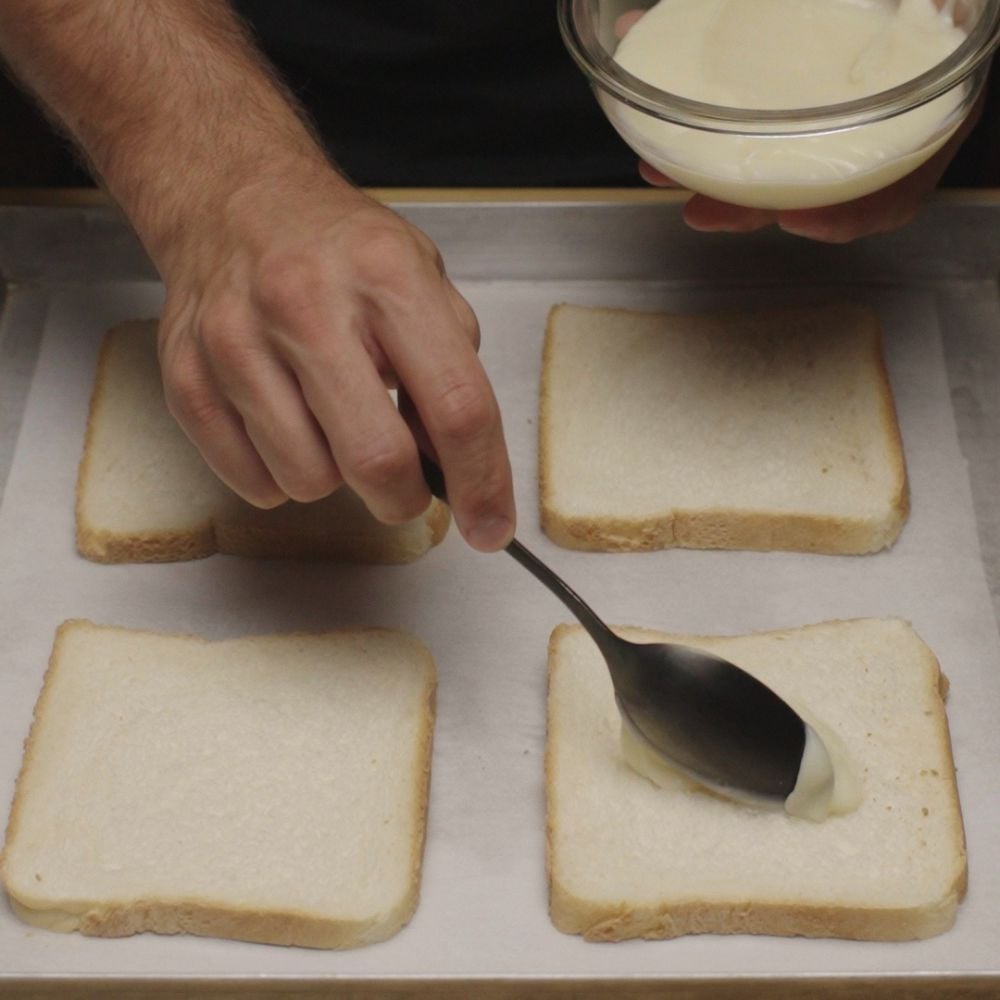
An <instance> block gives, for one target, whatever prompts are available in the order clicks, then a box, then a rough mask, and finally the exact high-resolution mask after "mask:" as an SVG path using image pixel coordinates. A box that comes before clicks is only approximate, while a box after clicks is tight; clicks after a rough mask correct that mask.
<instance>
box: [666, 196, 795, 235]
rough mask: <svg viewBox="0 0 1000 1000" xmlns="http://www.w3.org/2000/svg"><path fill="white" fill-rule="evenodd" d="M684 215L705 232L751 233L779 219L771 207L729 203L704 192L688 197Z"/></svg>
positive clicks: (694, 227)
mask: <svg viewBox="0 0 1000 1000" xmlns="http://www.w3.org/2000/svg"><path fill="white" fill-rule="evenodd" d="M683 215H684V221H685V222H686V223H687V224H688V225H689V226H690V227H691V228H692V229H697V230H698V231H699V232H703V233H713V232H727V233H749V232H752V231H753V230H755V229H762V228H763V227H764V226H770V225H773V223H774V222H775V221H776V219H777V214H776V213H775V212H772V211H770V210H769V209H763V208H745V207H743V206H741V205H729V204H727V203H726V202H722V201H716V200H715V199H714V198H709V197H707V196H706V195H703V194H696V195H693V196H692V197H691V198H690V199H688V201H687V203H686V204H685V205H684V211H683Z"/></svg>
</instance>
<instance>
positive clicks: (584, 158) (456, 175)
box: [235, 0, 639, 186]
mask: <svg viewBox="0 0 1000 1000" xmlns="http://www.w3.org/2000/svg"><path fill="white" fill-rule="evenodd" d="M235 5H236V7H237V9H238V10H239V11H240V13H241V14H242V15H243V16H244V17H245V18H246V20H247V21H248V22H249V24H250V25H251V27H252V28H253V29H254V31H255V33H256V35H257V40H258V42H259V44H260V46H261V48H262V49H263V50H264V51H265V52H266V53H267V55H268V56H269V57H270V59H271V60H272V61H273V62H274V64H275V65H276V66H277V67H278V69H279V71H280V72H281V74H282V75H283V76H284V78H285V80H286V81H287V83H288V84H289V85H290V87H291V89H292V91H293V92H294V93H295V94H296V96H297V97H298V98H299V100H300V101H301V103H302V104H303V105H304V106H305V108H306V109H307V110H308V111H309V113H310V115H311V116H312V118H313V120H314V121H315V123H316V125H317V127H318V129H319V131H320V133H321V135H322V136H323V139H324V141H325V142H326V144H327V146H328V147H329V148H330V150H331V152H332V153H333V155H334V158H335V159H336V160H337V162H338V163H339V165H340V166H341V168H342V169H343V170H344V171H345V172H346V173H347V175H348V176H349V177H350V178H351V179H352V180H354V181H355V182H357V183H359V184H364V185H384V186H408V185H409V186H412V185H417V186H419V185H438V186H440V185H444V186H463V185H467V186H484V185H485V186H491V185H496V186H504V185H512V186H525V185H529V186H530V185H539V186H544V185H569V186H573V185H587V184H595V185H609V184H638V183H639V178H638V175H637V173H636V163H637V159H636V156H635V154H634V153H632V152H631V151H630V150H629V149H628V148H627V147H626V146H625V145H624V143H623V142H622V141H621V140H620V139H619V138H618V136H617V135H616V134H615V133H614V130H613V129H612V128H611V126H610V125H609V124H608V122H607V120H606V119H605V117H604V115H603V114H602V113H601V111H600V109H599V107H598V106H597V102H596V100H595V99H594V96H593V94H592V93H591V90H590V87H589V85H588V83H587V81H586V79H585V78H584V76H583V74H582V73H581V72H580V70H579V69H578V68H577V67H576V65H575V64H574V63H573V62H572V60H571V59H570V57H569V55H568V54H567V52H566V50H565V47H564V46H563V44H562V40H561V39H560V36H559V30H558V25H557V23H556V5H555V2H554V0H499V2H490V0H397V2H395V3H388V2H384V0H383V2H378V0H282V2H280V3H279V2H275V0H236V4H235Z"/></svg>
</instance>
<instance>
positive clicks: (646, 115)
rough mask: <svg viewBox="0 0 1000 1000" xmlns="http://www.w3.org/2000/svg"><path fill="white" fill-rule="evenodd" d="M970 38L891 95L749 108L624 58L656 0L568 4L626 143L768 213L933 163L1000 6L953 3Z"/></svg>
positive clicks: (878, 184)
mask: <svg viewBox="0 0 1000 1000" xmlns="http://www.w3.org/2000/svg"><path fill="white" fill-rule="evenodd" d="M948 2H949V3H952V4H953V7H952V10H953V14H954V19H955V23H956V25H957V26H958V27H960V28H961V29H962V30H963V31H964V32H965V35H966V37H965V40H964V41H963V42H961V43H960V44H959V46H958V48H957V49H955V50H954V51H953V52H952V53H951V54H950V55H949V56H948V57H947V58H945V59H944V60H943V61H942V62H940V63H939V64H938V65H936V66H934V67H932V68H931V69H929V70H927V71H926V72H924V73H922V74H920V75H919V76H917V77H915V78H914V79H912V80H909V81H907V82H906V83H903V84H901V85H899V86H895V87H893V88H891V89H889V90H885V91H883V92H881V93H877V94H873V95H871V96H869V97H864V98H861V99H857V100H851V101H847V102H844V103H841V104H831V105H827V106H824V107H804V108H794V107H793V108H787V109H777V110H751V109H746V108H738V107H723V106H719V105H713V104H706V103H703V102H701V101H697V100H692V99H690V98H687V97H682V96H680V95H678V94H672V93H668V92H667V91H664V90H659V89H657V88H656V87H654V86H651V85H650V84H649V83H646V82H645V81H643V80H640V79H639V78H638V77H636V76H633V75H632V74H631V73H629V72H628V71H626V70H625V69H623V68H622V67H621V66H620V65H619V64H618V63H616V62H615V59H614V54H615V50H616V48H617V46H618V43H619V38H618V36H617V34H616V23H617V22H618V19H619V18H620V17H622V15H624V14H627V13H629V12H631V11H637V10H648V9H649V8H651V7H653V6H654V5H655V0H558V3H559V6H558V13H559V24H560V29H561V31H562V35H563V40H564V41H565V43H566V47H567V48H568V50H569V52H570V54H571V55H572V57H573V58H574V59H575V60H576V62H577V64H578V65H579V66H580V68H581V69H582V70H583V72H584V73H585V74H586V76H587V77H588V79H589V80H590V82H591V85H592V86H593V88H594V92H595V94H596V96H597V100H598V101H599V103H600V105H601V107H602V108H603V110H604V113H605V114H606V115H607V117H608V119H609V121H610V122H611V124H612V125H613V126H614V127H615V129H616V130H617V131H618V133H619V134H620V135H621V136H622V138H623V139H624V140H625V142H627V143H628V144H629V146H631V147H632V149H634V150H635V151H636V153H638V154H639V156H640V157H641V158H642V159H644V160H645V161H646V162H647V163H649V164H651V165H652V166H654V167H656V169H657V170H659V171H661V172H662V173H664V174H666V175H667V176H669V177H671V178H672V179H673V180H675V181H676V182H677V183H679V184H682V185H683V186H685V187H687V188H689V189H691V190H692V191H700V192H702V193H704V194H707V195H711V196H712V197H714V198H718V199H719V200H721V201H726V202H730V203H733V204H738V205H747V206H752V207H758V208H770V209H782V208H814V207H818V206H822V205H831V204H836V203H838V202H843V201H848V200H851V199H853V198H858V197H861V196H862V195H865V194H868V193H870V192H872V191H875V190H878V189H880V188H883V187H885V186H886V185H888V184H890V183H892V182H893V181H895V180H898V179H899V178H900V177H903V176H904V175H905V174H908V173H910V172H911V171H912V170H913V169H914V168H916V167H917V166H919V165H920V164H921V163H923V162H924V161H925V160H926V159H928V158H929V157H930V156H932V155H933V154H934V153H935V152H936V151H937V150H938V149H940V148H941V146H942V145H944V143H945V142H947V140H948V138H949V137H950V136H951V135H952V134H953V133H954V132H955V130H956V129H957V128H958V126H959V125H960V124H961V122H962V121H963V120H964V119H965V118H966V116H967V115H968V114H969V112H970V111H971V109H972V107H973V105H974V104H975V101H976V98H977V97H978V95H979V92H980V90H981V88H982V85H983V82H984V80H985V79H986V75H987V73H988V70H989V64H990V57H991V56H992V54H993V51H994V49H995V48H996V46H997V43H998V41H1000V0H957V2H956V0H948Z"/></svg>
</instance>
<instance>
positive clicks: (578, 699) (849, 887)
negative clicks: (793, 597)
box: [546, 619, 966, 941]
mask: <svg viewBox="0 0 1000 1000" xmlns="http://www.w3.org/2000/svg"><path fill="white" fill-rule="evenodd" d="M620 634H622V635H623V636H624V637H625V638H629V639H633V640H635V641H640V642H660V641H677V642H681V643H685V644H689V645H693V646H699V647H702V648H704V649H708V650H712V651H715V652H717V653H719V654H720V655H722V656H724V657H726V658H728V659H730V660H732V661H733V662H735V663H738V664H739V665H740V666H742V667H744V668H745V669H747V670H749V671H750V672H752V673H754V674H755V675H757V676H759V677H760V678H762V679H763V680H765V681H766V682H767V683H768V684H770V685H771V686H772V687H773V688H774V689H775V690H776V691H777V692H778V693H779V694H782V695H783V696H784V697H786V698H788V699H789V700H790V701H793V703H797V704H800V705H802V706H808V707H809V708H810V709H811V710H812V713H813V715H814V716H816V717H817V718H818V719H820V720H822V721H823V722H824V723H826V725H827V726H828V727H830V729H831V730H832V731H833V732H834V733H836V734H837V735H838V736H839V737H840V738H841V739H842V740H843V742H844V744H845V746H846V749H847V753H848V755H849V756H850V758H851V759H852V761H853V763H854V765H855V768H856V770H857V771H858V773H859V775H860V777H861V781H862V786H863V798H862V802H861V805H860V806H859V807H858V808H857V810H855V811H854V812H852V813H849V814H847V815H844V816H833V817H830V818H829V819H827V820H825V821H824V822H822V823H816V822H812V821H810V820H805V819H796V818H793V817H790V816H789V815H788V814H787V813H784V812H777V811H775V812H770V811H755V810H754V809H752V808H750V807H748V806H743V805H736V804H734V803H732V802H730V801H728V800H724V799H722V798H720V797H717V796H715V795H712V794H711V793H708V792H704V791H700V790H697V789H696V788H694V786H692V785H691V784H690V783H686V782H683V781H681V780H679V781H678V783H677V787H675V788H669V789H666V790H665V789H662V788H658V787H656V786H655V785H654V784H653V783H652V782H651V781H649V780H648V779H647V778H644V777H642V776H640V775H639V774H638V773H637V772H635V771H633V770H632V769H631V768H630V767H629V766H628V765H627V764H626V763H625V758H624V756H623V753H622V749H621V744H620V736H619V733H620V717H619V714H618V710H617V707H616V705H615V701H614V696H613V693H612V688H611V681H610V679H609V677H608V671H607V668H606V667H605V666H604V662H603V660H602V659H601V658H600V655H599V654H598V652H597V649H596V647H595V646H594V644H593V642H592V641H591V640H590V639H589V638H588V637H587V635H586V633H585V632H584V631H583V630H582V629H581V628H579V627H578V626H560V627H559V628H557V629H556V630H555V631H554V632H553V634H552V638H551V641H550V645H549V702H548V746H547V752H546V778H547V790H548V817H547V835H548V873H549V893H550V911H551V916H552V920H553V922H554V923H555V925H556V926H557V927H558V928H559V929H560V930H562V931H565V932H567V933H572V934H582V935H583V936H584V937H586V938H589V939H591V940H595V941H620V940H623V939H626V938H637V937H644V938H672V937H677V936H679V935H682V934H701V933H710V934H774V935H804V936H807V937H841V938H856V939H866V940H868V939H870V940H882V941H890V940H905V939H913V938H926V937H931V936H932V935H935V934H940V933H942V932H943V931H945V930H947V929H948V928H949V927H950V926H951V925H952V923H953V921H954V919H955V914H956V910H957V907H958V904H959V902H960V901H961V899H962V898H963V896H964V894H965V886H966V854H965V837H964V831H963V826H962V817H961V811H960V808H959V801H958V792H957V789H956V784H955V772H954V766H953V762H952V755H951V743H950V738H949V733H948V722H947V718H946V716H945V711H944V703H943V698H944V690H945V682H944V678H943V675H942V674H941V673H940V671H939V668H938V663H937V660H936V659H935V657H934V655H933V653H931V651H930V650H929V649H928V648H927V646H926V645H925V644H924V643H923V641H922V640H921V639H920V638H919V637H918V636H917V635H916V633H915V632H914V631H913V629H912V628H911V627H910V626H909V625H908V624H907V623H905V622H903V621H900V620H898V619H854V620H849V621H834V622H826V623H822V624H818V625H811V626H806V627H803V628H797V629H792V630H789V631H776V632H762V633H756V634H751V635H746V636H735V637H725V638H709V637H704V636H668V635H664V634H662V633H658V632H656V633H654V632H647V631H643V630H639V629H621V630H620Z"/></svg>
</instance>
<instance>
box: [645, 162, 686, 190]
mask: <svg viewBox="0 0 1000 1000" xmlns="http://www.w3.org/2000/svg"><path fill="white" fill-rule="evenodd" d="M639 176H640V177H641V178H642V179H643V180H644V181H645V182H646V183H647V184H652V185H653V187H679V185H678V184H677V182H676V181H675V180H673V179H671V178H670V177H668V176H667V175H666V174H664V173H661V172H660V171H659V170H657V169H656V167H654V166H653V165H652V164H651V163H647V162H646V161H645V160H640V161H639Z"/></svg>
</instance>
